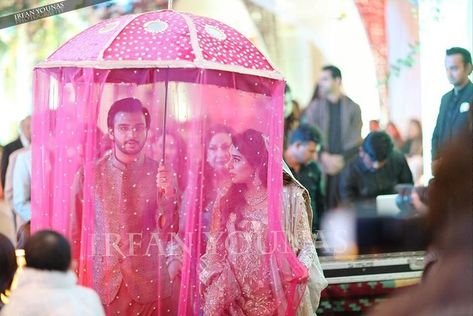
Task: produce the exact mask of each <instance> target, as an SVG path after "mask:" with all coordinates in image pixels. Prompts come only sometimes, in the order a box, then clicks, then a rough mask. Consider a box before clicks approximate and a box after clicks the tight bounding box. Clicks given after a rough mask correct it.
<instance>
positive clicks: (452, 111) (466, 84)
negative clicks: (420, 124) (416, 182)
mask: <svg viewBox="0 0 473 316" xmlns="http://www.w3.org/2000/svg"><path fill="white" fill-rule="evenodd" d="M446 53H447V55H446V57H445V68H446V71H447V76H448V80H449V81H450V83H451V84H452V85H453V89H452V90H451V91H449V92H447V93H446V94H445V95H444V96H443V97H442V101H441V103H440V111H439V114H438V118H437V124H436V126H435V130H434V134H433V136H432V161H433V169H434V172H435V161H436V160H437V159H439V153H440V151H441V150H442V147H443V146H444V145H445V144H446V143H447V142H449V141H451V140H452V139H453V138H454V137H455V136H456V135H458V134H459V132H461V131H462V130H464V129H465V128H467V127H468V111H469V109H470V103H471V102H472V100H473V83H472V82H471V81H470V79H468V76H469V75H470V74H471V71H472V61H471V54H470V52H468V51H467V50H466V49H464V48H461V47H453V48H450V49H448V50H447V52H446Z"/></svg>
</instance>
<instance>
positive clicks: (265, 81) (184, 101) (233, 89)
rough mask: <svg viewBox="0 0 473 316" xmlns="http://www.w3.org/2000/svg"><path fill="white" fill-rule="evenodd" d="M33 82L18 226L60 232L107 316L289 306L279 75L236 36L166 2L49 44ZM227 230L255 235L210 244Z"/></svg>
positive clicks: (299, 280)
mask: <svg viewBox="0 0 473 316" xmlns="http://www.w3.org/2000/svg"><path fill="white" fill-rule="evenodd" d="M34 87H35V88H34V95H35V104H34V114H33V137H34V143H33V179H32V181H33V185H32V187H33V190H32V191H33V192H32V209H33V214H32V228H33V230H38V229H42V228H54V229H57V230H59V231H61V232H63V233H64V234H65V235H66V236H68V237H69V238H70V240H71V242H72V248H73V254H74V257H75V258H76V259H77V260H78V262H79V268H78V271H77V272H78V275H79V280H80V281H81V282H82V283H83V284H85V285H88V286H91V287H94V288H95V289H96V290H97V291H98V292H99V294H100V297H101V299H102V303H103V304H104V306H105V309H106V311H107V313H108V314H111V313H113V314H116V313H117V312H123V313H125V314H130V315H131V313H133V314H136V313H140V314H156V313H158V312H159V313H158V314H160V315H161V314H166V315H167V314H179V315H190V314H198V313H200V312H204V313H207V314H208V313H210V314H212V313H225V312H229V309H239V311H240V312H241V313H245V314H248V315H253V314H264V313H265V312H266V314H267V315H275V314H278V315H284V314H287V315H293V314H294V313H295V310H296V308H297V306H298V302H299V300H300V298H301V295H302V292H303V290H304V286H305V278H306V276H307V273H306V271H305V268H304V267H303V266H302V265H301V264H300V262H299V261H298V259H297V257H296V256H295V254H294V253H293V252H292V251H290V250H288V246H287V242H286V238H285V236H284V234H283V233H282V228H281V227H282V226H281V214H280V213H281V192H282V177H281V174H282V166H281V157H282V137H283V136H282V135H283V111H282V108H283V93H284V81H283V80H282V76H281V75H280V73H278V72H277V71H276V70H275V69H274V67H273V66H272V65H271V64H270V62H269V61H268V60H267V59H266V58H265V57H264V56H263V54H262V53H261V52H260V51H259V50H258V49H257V48H256V47H254V46H253V45H252V43H251V42H250V41H249V40H248V39H246V38H245V37H244V36H243V35H241V34H240V33H238V32H237V31H236V30H234V29H233V28H231V27H229V26H227V25H225V24H223V23H221V22H219V21H216V20H213V19H209V18H204V17H199V16H194V15H191V14H184V13H179V12H175V11H171V10H165V11H157V12H148V13H143V14H138V15H128V16H122V17H118V18H114V19H110V20H107V21H103V22H100V23H98V24H96V25H94V26H92V27H90V28H89V29H87V30H85V31H84V32H82V33H80V34H78V35H77V36H75V37H74V38H72V39H70V40H69V41H68V42H66V43H65V44H64V45H63V46H61V47H60V48H59V49H58V50H57V51H56V52H54V53H53V54H52V55H51V56H50V57H49V58H48V59H47V60H46V61H44V62H42V63H40V64H39V65H38V66H37V67H36V68H35V83H34ZM164 160H165V165H166V168H165V170H166V171H165V172H164V173H160V172H158V171H157V170H158V163H157V161H164ZM170 178H171V179H170ZM156 182H158V187H159V186H162V185H164V186H165V187H166V189H165V190H158V189H157V187H156ZM169 192H172V194H171V193H169ZM242 199H245V201H247V202H246V203H243V204H242V203H241V201H242ZM254 203H256V204H254ZM258 203H259V204H258ZM250 206H251V207H255V208H256V209H255V210H256V211H257V212H256V213H252V214H259V213H258V212H262V213H261V214H262V215H261V216H260V217H258V218H257V220H256V219H255V218H252V217H251V218H250V217H248V216H249V215H248V214H247V212H248V208H249V207H250ZM252 216H256V215H252ZM232 225H235V228H236V235H238V234H239V233H242V234H243V235H244V236H246V237H245V238H243V239H241V238H240V239H239V238H236V241H235V243H233V246H235V247H237V248H238V247H240V248H238V249H240V250H241V247H243V246H242V242H248V240H253V239H251V238H250V237H248V236H259V237H258V238H259V239H261V236H264V237H262V240H259V239H258V240H259V242H261V243H262V245H263V249H262V250H264V251H260V252H259V253H257V254H255V253H254V252H252V251H249V252H248V253H247V252H241V253H240V252H234V251H233V250H231V249H228V248H226V247H223V244H222V243H220V241H219V240H218V239H216V240H215V238H214V239H212V238H213V237H212V236H214V237H215V236H216V235H218V233H221V234H220V235H222V236H226V237H227V239H228V238H230V237H231V236H232V233H231V232H233V231H234V230H232V229H233V228H231V226H232ZM255 230H257V231H255ZM245 234H246V235H245ZM243 235H242V236H243ZM248 238H249V239H248ZM255 238H256V237H255ZM230 239H231V238H230ZM209 240H212V241H214V243H212V245H211V246H210V245H209ZM252 242H253V241H252ZM254 242H255V243H256V239H255V241H254ZM230 244H232V242H230ZM161 246H162V247H161ZM213 246H215V247H216V248H215V249H214V250H215V251H216V253H212V252H210V250H209V249H210V248H212V247H213ZM247 246H248V245H247ZM256 246H257V245H255V244H251V247H248V249H253V250H254V249H256V248H257V247H256ZM268 250H271V251H268ZM140 251H141V252H140ZM215 254H217V255H216V256H215ZM251 256H253V257H251ZM255 256H256V257H255ZM201 258H205V260H204V259H201ZM249 258H253V259H252V260H250V261H251V262H248V260H249ZM201 261H204V263H203V262H201ZM176 262H179V263H181V265H182V268H180V269H179V268H178V269H174V268H175V267H179V264H175V263H176ZM244 262H246V264H247V266H246V267H245V268H243V266H244V264H243V263H244ZM179 271H180V273H179ZM207 277H208V278H207ZM178 280H180V281H178ZM248 286H249V288H247V287H248ZM216 289H220V290H219V291H216ZM212 295H213V296H212ZM215 295H216V296H218V298H215ZM211 297H212V299H211ZM258 309H259V310H258ZM157 311H158V312H157Z"/></svg>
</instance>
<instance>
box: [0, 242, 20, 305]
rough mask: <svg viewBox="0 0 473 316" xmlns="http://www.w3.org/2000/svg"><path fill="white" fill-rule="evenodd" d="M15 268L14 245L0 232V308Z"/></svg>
mask: <svg viewBox="0 0 473 316" xmlns="http://www.w3.org/2000/svg"><path fill="white" fill-rule="evenodd" d="M16 268H17V264H16V256H15V247H14V246H13V244H12V242H11V241H10V239H8V237H7V236H5V235H3V234H2V233H0V310H1V309H2V307H3V304H4V302H3V299H4V298H5V297H6V292H7V291H9V290H10V287H11V284H12V281H13V277H14V275H15V272H16Z"/></svg>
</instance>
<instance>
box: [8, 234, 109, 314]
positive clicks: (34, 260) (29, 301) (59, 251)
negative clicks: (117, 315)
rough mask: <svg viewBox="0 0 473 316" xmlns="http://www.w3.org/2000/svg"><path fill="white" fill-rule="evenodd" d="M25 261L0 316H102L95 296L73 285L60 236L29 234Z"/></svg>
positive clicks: (67, 252) (68, 258)
mask: <svg viewBox="0 0 473 316" xmlns="http://www.w3.org/2000/svg"><path fill="white" fill-rule="evenodd" d="M25 260H26V267H25V268H24V269H23V270H22V271H21V272H20V273H19V275H18V283H17V285H16V288H15V289H14V290H12V293H11V296H10V297H9V301H8V304H7V305H6V306H5V307H4V308H3V309H2V316H26V315H35V316H43V315H44V316H46V315H81V316H82V315H83V316H89V315H90V316H102V315H104V313H103V307H102V304H101V303H100V299H99V297H98V295H97V293H95V292H94V291H93V290H92V289H89V288H85V287H82V286H79V285H77V278H76V275H75V273H74V272H72V271H71V262H72V260H71V248H70V246H69V242H68V241H67V240H66V239H65V238H64V237H63V236H62V235H61V234H59V233H57V232H54V231H51V230H43V231H39V232H37V233H35V234H33V235H32V236H31V237H30V238H29V239H28V240H27V241H26V244H25Z"/></svg>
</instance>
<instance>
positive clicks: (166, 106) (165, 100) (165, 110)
mask: <svg viewBox="0 0 473 316" xmlns="http://www.w3.org/2000/svg"><path fill="white" fill-rule="evenodd" d="M168 75H169V69H168V68H166V76H165V81H164V117H163V151H162V152H163V156H162V157H161V161H162V162H163V164H164V163H165V160H166V122H167V116H168V81H169V78H168Z"/></svg>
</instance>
